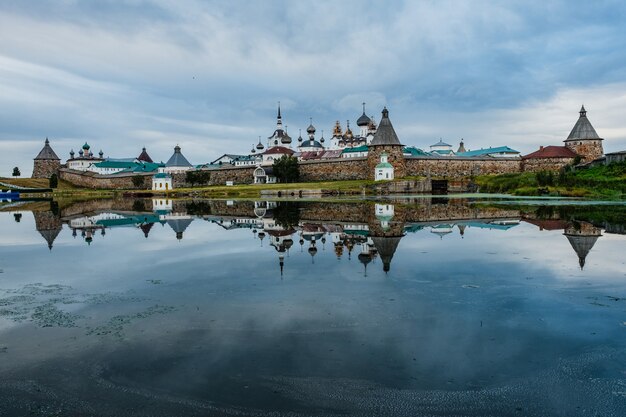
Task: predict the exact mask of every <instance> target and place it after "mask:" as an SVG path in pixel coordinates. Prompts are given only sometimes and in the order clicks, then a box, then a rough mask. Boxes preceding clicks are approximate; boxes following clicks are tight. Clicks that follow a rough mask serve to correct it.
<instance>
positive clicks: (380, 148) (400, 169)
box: [367, 107, 406, 180]
mask: <svg viewBox="0 0 626 417" xmlns="http://www.w3.org/2000/svg"><path fill="white" fill-rule="evenodd" d="M382 116H383V117H382V119H381V120H380V123H379V124H378V129H377V130H376V134H375V135H374V139H372V143H371V144H370V145H369V148H368V153H367V164H368V168H369V170H368V172H369V179H372V180H373V179H375V169H376V165H378V164H379V163H380V160H381V155H382V154H383V153H386V154H387V162H388V163H389V164H391V165H392V166H393V171H394V177H395V178H402V177H405V176H406V163H405V161H404V155H403V154H402V149H403V148H404V145H402V144H401V143H400V140H399V139H398V135H396V131H395V130H394V128H393V125H392V124H391V120H389V110H387V107H385V108H383V111H382Z"/></svg>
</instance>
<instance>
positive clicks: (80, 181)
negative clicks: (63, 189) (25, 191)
mask: <svg viewBox="0 0 626 417" xmlns="http://www.w3.org/2000/svg"><path fill="white" fill-rule="evenodd" d="M137 175H140V176H142V177H144V186H143V187H135V185H134V184H133V177H135V176H137ZM59 178H60V179H62V180H65V181H67V182H70V183H72V184H74V185H77V186H79V187H84V188H93V189H141V190H147V189H149V188H151V186H152V174H151V173H140V174H115V175H100V174H96V173H95V172H84V171H76V170H73V169H69V168H61V169H60V170H59Z"/></svg>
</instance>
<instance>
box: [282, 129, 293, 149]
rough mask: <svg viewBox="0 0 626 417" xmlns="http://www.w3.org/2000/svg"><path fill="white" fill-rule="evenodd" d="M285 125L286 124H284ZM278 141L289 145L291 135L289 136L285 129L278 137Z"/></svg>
mask: <svg viewBox="0 0 626 417" xmlns="http://www.w3.org/2000/svg"><path fill="white" fill-rule="evenodd" d="M285 127H286V126H285ZM280 142H281V143H282V144H283V145H289V144H290V143H291V136H289V134H288V133H287V131H286V130H285V134H284V135H283V137H282V138H280Z"/></svg>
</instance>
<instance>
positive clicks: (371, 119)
mask: <svg viewBox="0 0 626 417" xmlns="http://www.w3.org/2000/svg"><path fill="white" fill-rule="evenodd" d="M367 128H368V129H369V130H376V122H375V121H374V116H371V117H370V124H369V125H368V126H367Z"/></svg>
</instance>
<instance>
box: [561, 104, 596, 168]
mask: <svg viewBox="0 0 626 417" xmlns="http://www.w3.org/2000/svg"><path fill="white" fill-rule="evenodd" d="M579 115H580V116H579V117H578V121H577V122H576V124H575V125H574V128H573V129H572V131H571V132H570V134H569V136H568V137H567V139H565V141H564V142H565V147H567V148H569V149H571V150H572V151H574V152H576V153H577V154H578V155H580V156H581V157H582V159H583V161H584V162H590V161H593V160H594V159H598V158H601V157H602V156H603V155H604V149H603V148H602V141H603V140H604V139H602V138H601V137H600V136H598V134H597V133H596V130H595V129H594V128H593V126H592V125H591V122H590V121H589V119H588V118H587V110H585V106H584V105H583V106H582V107H581V108H580V112H579Z"/></svg>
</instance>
